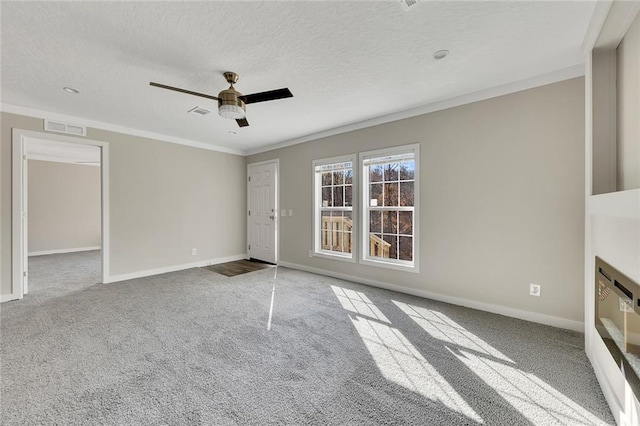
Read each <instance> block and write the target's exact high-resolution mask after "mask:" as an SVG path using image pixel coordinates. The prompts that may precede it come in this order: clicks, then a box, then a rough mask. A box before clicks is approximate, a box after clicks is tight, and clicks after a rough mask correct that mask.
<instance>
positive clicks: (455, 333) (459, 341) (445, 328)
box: [392, 300, 514, 364]
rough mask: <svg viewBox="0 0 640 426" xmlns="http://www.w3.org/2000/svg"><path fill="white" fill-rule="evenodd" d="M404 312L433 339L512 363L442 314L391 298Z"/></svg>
mask: <svg viewBox="0 0 640 426" xmlns="http://www.w3.org/2000/svg"><path fill="white" fill-rule="evenodd" d="M392 302H393V303H395V305H396V306H397V307H399V308H400V309H401V310H402V311H403V312H404V313H405V314H407V315H409V317H411V319H412V320H414V321H415V322H416V323H417V324H418V325H419V326H420V327H422V329H423V330H424V331H426V332H427V333H429V335H430V336H431V337H433V338H434V339H438V340H442V341H444V342H447V343H453V344H455V345H456V346H462V347H465V348H467V349H470V350H472V351H476V352H479V353H481V354H484V355H488V356H492V357H494V358H497V359H499V360H502V361H507V362H510V363H512V364H514V361H513V360H511V359H510V358H509V357H508V356H506V355H505V354H503V353H502V352H500V351H499V350H497V349H495V348H494V347H492V346H491V345H490V344H488V343H487V342H485V341H484V340H482V339H481V338H479V337H478V336H476V335H475V334H473V333H471V332H470V331H468V330H467V329H466V328H464V327H463V326H461V325H460V324H458V323H457V322H455V321H454V320H452V319H451V318H449V317H448V316H446V315H445V314H443V313H442V312H438V311H435V310H432V309H427V308H423V307H421V306H413V305H409V304H407V303H402V302H397V301H395V300H392Z"/></svg>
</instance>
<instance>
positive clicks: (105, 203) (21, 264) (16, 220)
mask: <svg viewBox="0 0 640 426" xmlns="http://www.w3.org/2000/svg"><path fill="white" fill-rule="evenodd" d="M30 138H37V139H40V140H49V141H52V142H64V143H73V144H79V145H91V146H95V147H98V148H100V173H101V176H100V190H101V191H100V192H101V194H100V199H101V211H100V214H101V218H100V220H101V242H100V245H101V247H100V249H101V255H102V283H108V282H109V278H110V272H109V144H108V143H107V142H102V141H97V140H91V139H80V138H77V137H71V136H62V135H54V134H51V133H44V132H36V131H31V130H22V129H12V148H13V150H12V154H11V156H12V166H13V167H12V169H13V170H12V186H11V200H12V202H11V223H12V228H11V235H12V242H11V296H10V297H9V298H7V299H6V300H17V299H22V298H23V297H24V295H25V282H24V279H23V278H24V273H25V272H27V270H26V266H25V265H26V260H27V258H28V256H27V246H28V241H27V239H26V238H27V232H28V229H27V228H28V225H27V223H28V220H27V221H24V220H23V215H24V213H25V212H24V209H23V205H24V203H25V201H26V200H27V197H28V189H27V185H26V184H27V182H26V176H25V172H26V170H27V166H26V165H25V161H26V157H25V155H26V154H25V147H26V143H27V142H28V140H29V139H30ZM26 213H27V216H28V214H29V212H28V211H27V212H26ZM27 219H28V217H27ZM27 290H28V289H27ZM4 301H5V300H3V302H4Z"/></svg>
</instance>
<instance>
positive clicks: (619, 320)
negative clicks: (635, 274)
mask: <svg viewBox="0 0 640 426" xmlns="http://www.w3.org/2000/svg"><path fill="white" fill-rule="evenodd" d="M595 272H596V280H595V281H596V282H595V292H596V294H595V296H596V305H595V306H596V312H595V322H596V323H595V326H596V330H597V331H598V334H599V335H600V337H602V340H603V341H604V343H605V345H606V346H607V349H608V350H609V352H610V353H611V356H613V359H614V360H615V361H616V364H618V366H619V367H620V369H621V371H622V372H623V374H624V376H625V378H626V379H627V382H628V383H629V385H630V387H631V388H632V389H633V391H634V393H635V394H636V397H639V399H640V378H639V376H640V285H638V284H637V283H635V282H633V281H631V280H630V279H629V278H628V277H626V276H625V275H623V274H622V273H621V272H620V271H618V270H617V269H615V268H613V267H612V266H611V265H609V264H608V263H606V262H605V261H603V260H602V259H600V258H599V257H596V271H595Z"/></svg>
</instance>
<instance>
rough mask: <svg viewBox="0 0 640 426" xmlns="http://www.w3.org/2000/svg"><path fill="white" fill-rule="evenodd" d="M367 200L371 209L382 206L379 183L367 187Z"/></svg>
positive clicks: (380, 185)
mask: <svg viewBox="0 0 640 426" xmlns="http://www.w3.org/2000/svg"><path fill="white" fill-rule="evenodd" d="M369 198H370V200H369V205H370V206H371V207H376V206H381V205H382V184H381V183H374V184H371V185H369ZM373 200H375V201H373Z"/></svg>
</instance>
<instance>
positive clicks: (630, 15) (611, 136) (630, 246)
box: [583, 1, 640, 425]
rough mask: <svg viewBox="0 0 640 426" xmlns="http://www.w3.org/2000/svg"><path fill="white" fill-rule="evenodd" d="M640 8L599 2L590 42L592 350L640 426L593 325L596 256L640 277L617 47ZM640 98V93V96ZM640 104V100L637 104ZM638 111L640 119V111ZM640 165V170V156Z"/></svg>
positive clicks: (638, 212)
mask: <svg viewBox="0 0 640 426" xmlns="http://www.w3.org/2000/svg"><path fill="white" fill-rule="evenodd" d="M639 11H640V2H628V1H613V2H598V4H597V5H596V9H595V12H594V15H593V18H592V21H591V24H590V27H589V30H588V32H587V35H586V37H585V41H584V44H583V47H584V51H585V63H586V73H585V84H586V87H585V89H586V91H585V95H586V96H585V107H586V120H585V124H586V128H585V147H586V156H585V158H586V167H585V170H586V176H585V181H586V185H585V191H586V205H585V350H586V353H587V356H588V357H589V360H590V361H591V364H592V365H593V368H594V370H595V373H596V376H597V378H598V381H599V382H600V386H601V387H602V391H603V393H604V395H605V398H606V399H607V402H608V404H609V406H610V408H611V411H612V413H613V415H614V417H615V418H616V421H617V423H618V424H620V425H638V424H640V403H639V402H638V399H637V398H636V396H635V395H634V394H633V392H632V390H631V388H630V387H629V385H628V384H627V383H626V381H625V379H624V376H623V374H622V373H621V372H620V368H619V367H618V366H617V365H616V363H615V361H614V360H613V357H612V356H611V354H610V353H609V351H608V350H607V348H606V346H605V345H604V342H603V341H602V339H601V338H600V336H599V335H598V333H597V331H596V329H595V326H594V310H595V300H594V299H595V293H594V280H595V256H599V257H600V258H602V259H603V260H605V261H606V262H607V263H609V264H611V265H612V266H613V267H615V268H616V269H618V270H620V271H621V272H622V273H624V274H625V275H627V276H628V277H629V278H631V279H632V280H634V281H636V282H640V188H638V189H627V190H623V191H619V190H618V189H619V188H618V184H617V183H616V176H618V175H619V173H618V171H617V169H616V168H617V160H616V159H617V155H616V153H617V151H616V149H617V148H616V146H617V143H618V140H617V136H616V123H617V121H616V109H617V106H616V105H617V102H616V47H617V46H618V44H619V43H620V41H621V40H622V39H623V37H624V36H625V34H627V31H628V29H629V27H630V26H631V24H632V23H633V21H634V19H635V18H636V16H638V13H639ZM638 91H639V92H640V90H638ZM638 95H639V96H638V97H639V98H640V93H638ZM639 104H640V99H638V101H637V102H636V103H635V109H638V105H639ZM594 106H595V108H594ZM634 113H635V114H636V116H640V111H634ZM637 143H640V141H638V142H637ZM636 164H638V165H639V167H640V155H639V158H638V159H637V163H636ZM593 194H598V195H593Z"/></svg>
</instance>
